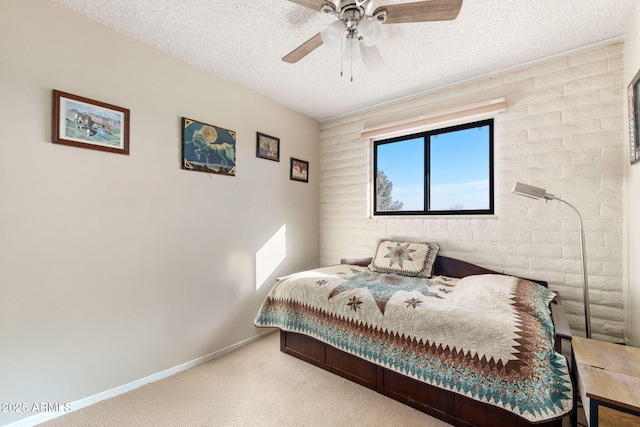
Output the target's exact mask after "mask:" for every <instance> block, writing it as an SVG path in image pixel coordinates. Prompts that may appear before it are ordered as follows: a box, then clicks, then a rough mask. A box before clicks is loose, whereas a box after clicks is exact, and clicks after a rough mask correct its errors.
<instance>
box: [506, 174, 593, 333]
mask: <svg viewBox="0 0 640 427" xmlns="http://www.w3.org/2000/svg"><path fill="white" fill-rule="evenodd" d="M511 192H512V193H514V194H518V195H520V196H525V197H529V198H532V199H544V200H545V201H546V200H557V201H559V202H561V203H564V204H565V205H567V206H569V207H570V208H571V209H573V210H574V211H575V213H576V214H578V220H579V222H580V250H581V252H580V253H581V260H582V292H583V303H584V323H585V331H586V336H587V338H591V314H590V311H589V284H588V279H587V261H586V258H587V257H586V251H585V244H584V228H583V226H582V215H580V212H578V209H576V208H575V206H573V205H572V204H571V203H569V202H567V201H566V200H562V199H560V198H559V197H556V196H554V195H553V194H550V193H547V190H545V189H544V188H540V187H534V186H532V185H527V184H522V183H520V182H516V183H515V184H514V186H513V188H512V189H511Z"/></svg>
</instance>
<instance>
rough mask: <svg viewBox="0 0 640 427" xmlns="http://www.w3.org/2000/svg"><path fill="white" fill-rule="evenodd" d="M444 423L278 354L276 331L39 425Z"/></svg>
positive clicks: (423, 425) (429, 425)
mask: <svg viewBox="0 0 640 427" xmlns="http://www.w3.org/2000/svg"><path fill="white" fill-rule="evenodd" d="M355 425H358V426H391V425H402V426H407V427H408V426H421V427H437V426H448V424H446V423H443V422H441V421H439V420H436V419H435V418H432V417H430V416H428V415H426V414H423V413H421V412H419V411H417V410H415V409H413V408H410V407H408V406H405V405H403V404H401V403H398V402H395V401H393V400H391V399H389V398H387V397H384V396H382V395H380V394H378V393H376V392H374V391H371V390H368V389H366V388H364V387H361V386H359V385H356V384H353V383H351V382H349V381H347V380H344V379H342V378H340V377H338V376H336V375H334V374H331V373H329V372H326V371H323V370H322V369H319V368H316V367H315V366H312V365H309V364H307V363H305V362H302V361H300V360H298V359H296V358H294V357H291V356H288V355H286V354H284V353H281V352H280V346H279V334H277V333H274V334H271V335H268V336H267V337H265V338H263V339H260V340H258V341H256V342H254V343H251V344H250V345H248V346H245V347H243V348H240V349H239V350H236V351H234V352H232V353H229V354H227V355H225V356H223V357H220V358H218V359H215V360H212V361H210V362H207V363H204V364H202V365H199V366H196V367H195V368H192V369H189V370H187V371H184V372H181V373H179V374H177V375H174V376H172V377H169V378H166V379H164V380H161V381H157V382H155V383H152V384H149V385H146V386H144V387H141V388H139V389H137V390H133V391H131V392H128V393H125V394H122V395H120V396H116V397H114V398H112V399H109V400H106V401H103V402H99V403H97V404H95V405H92V406H89V407H86V408H83V409H80V410H78V411H75V412H71V413H70V414H67V415H64V416H62V417H60V418H56V419H54V420H51V421H48V422H46V423H43V424H40V426H42V427H74V426H78V427H91V426H95V427H107V426H114V427H115V426H118V427H126V426H135V427H144V426H153V427H159V426H176V427H177V426H188V427H193V426H198V427H204V426H207V427H208V426H212V427H213V426H216V427H218V426H243V427H246V426H260V427H267V426H278V427H280V426H296V427H300V426H345V427H346V426H349V427H352V426H355Z"/></svg>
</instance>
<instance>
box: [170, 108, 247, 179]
mask: <svg viewBox="0 0 640 427" xmlns="http://www.w3.org/2000/svg"><path fill="white" fill-rule="evenodd" d="M182 169H185V170H191V171H196V172H207V173H215V174H220V175H227V176H235V175H236V132H234V131H232V130H229V129H224V128H221V127H218V126H214V125H210V124H207V123H203V122H199V121H197V120H193V119H188V118H186V117H183V118H182Z"/></svg>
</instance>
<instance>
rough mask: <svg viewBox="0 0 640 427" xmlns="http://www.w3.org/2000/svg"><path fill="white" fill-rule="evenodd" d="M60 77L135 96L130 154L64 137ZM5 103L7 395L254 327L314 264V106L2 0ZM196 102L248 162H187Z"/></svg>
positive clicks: (124, 369)
mask: <svg viewBox="0 0 640 427" xmlns="http://www.w3.org/2000/svg"><path fill="white" fill-rule="evenodd" d="M52 89H58V90H61V91H65V92H69V93H73V94H77V95H81V96H84V97H87V98H91V99H97V100H100V101H103V102H107V103H111V104H115V105H119V106H122V107H125V108H129V109H130V110H131V153H130V155H129V156H123V155H118V154H111V153H104V152H99V151H95V150H87V149H81V148H75V147H69V146H63V145H57V144H52V143H51V104H52V101H51V91H52ZM0 106H1V111H2V114H0V343H1V344H0V345H1V349H0V402H3V403H4V402H17V403H20V402H26V403H28V404H29V405H31V404H32V403H34V402H52V403H56V402H60V403H67V402H75V401H78V400H80V399H84V398H87V397H89V396H92V395H95V394H97V393H101V392H104V391H107V390H110V389H112V388H114V387H120V386H122V385H123V384H127V383H129V382H131V381H136V380H139V379H141V378H144V377H146V376H149V375H153V374H156V373H158V372H161V371H163V370H166V369H170V368H173V367H176V366H178V365H180V364H183V363H185V362H189V361H191V360H193V359H196V358H199V357H201V356H205V355H208V354H210V353H214V352H217V351H222V350H224V349H226V348H227V347H229V346H233V345H235V344H238V343H241V342H243V341H244V340H247V339H252V338H254V337H256V336H258V335H259V334H260V333H263V332H264V331H263V330H259V329H257V328H255V327H254V326H253V319H254V316H255V314H256V312H257V309H258V306H259V304H260V303H261V302H262V300H263V298H264V296H265V295H266V292H267V291H268V288H270V287H271V286H272V284H273V282H274V280H273V279H274V278H275V277H276V276H277V275H282V274H288V273H291V272H293V271H295V270H300V269H305V268H310V267H315V266H317V264H318V236H317V229H318V213H317V204H318V202H317V199H318V190H317V182H318V173H317V170H318V169H317V166H318V163H317V141H318V123H317V121H315V120H313V119H311V118H308V117H306V116H303V115H301V114H299V113H296V112H294V111H291V110H289V109H287V108H284V107H282V106H280V105H278V104H275V103H274V102H271V101H269V100H267V99H266V98H264V97H262V96H259V95H257V94H255V93H253V92H250V91H248V90H246V89H244V88H242V87H239V86H236V85H234V84H232V83H230V82H228V81H225V80H222V79H219V78H217V77H215V76H213V75H211V74H209V73H206V72H204V71H203V70H200V69H198V68H195V67H193V66H190V65H188V64H186V63H183V62H180V61H178V60H176V59H174V58H172V57H170V56H168V55H165V54H163V53H160V52H159V51H157V50H155V49H153V48H151V47H149V46H146V45H143V44H141V43H138V42H135V41H133V40H132V39H129V38H127V37H125V36H123V35H120V34H118V33H116V32H114V31H112V30H111V29H109V28H106V27H104V26H102V25H99V24H97V23H95V22H93V21H90V20H88V19H86V18H84V17H82V16H81V15H79V14H77V13H75V12H72V11H70V10H68V9H66V8H64V7H62V6H60V5H57V4H54V3H52V2H49V1H47V0H30V1H17V0H0ZM183 116H185V117H189V118H193V119H197V120H201V121H203V122H206V123H211V124H214V125H216V126H219V127H223V128H227V129H232V130H235V131H236V132H237V175H236V176H235V177H227V176H219V175H208V174H205V173H197V172H189V171H184V170H181V168H180V165H181V145H180V138H181V130H180V120H181V117H183ZM257 131H260V132H264V133H267V134H270V135H274V136H277V137H280V138H281V148H282V151H281V155H280V162H273V161H268V160H262V159H258V158H256V157H255V140H256V132H257ZM290 157H296V158H300V159H304V160H308V161H310V164H311V169H310V172H311V173H310V182H309V183H308V184H304V183H300V182H294V181H290V180H289V158H290ZM283 226H284V227H285V228H283ZM285 229H286V258H285V259H284V261H283V262H282V263H281V264H280V265H279V266H278V267H277V268H276V269H275V270H274V271H271V270H269V271H267V276H268V277H266V279H261V280H257V278H256V274H257V273H256V262H258V263H260V261H261V260H260V259H259V260H256V256H257V254H258V253H259V250H260V249H261V248H262V247H263V245H265V244H266V243H268V242H270V239H271V238H272V236H273V235H274V234H276V235H278V236H280V235H281V234H282V233H281V234H278V231H279V230H285ZM273 242H274V241H273V240H272V241H271V243H273ZM283 244H284V242H279V247H280V248H282V245H283ZM269 272H271V274H268V273H269ZM258 275H259V276H260V278H263V277H264V276H263V274H262V271H260V272H259V274H258ZM263 282H264V283H265V284H266V286H263V287H261V288H259V289H258V290H256V288H257V287H260V285H262V284H263ZM212 381H215V379H212ZM30 409H31V407H30V408H29V411H28V413H26V414H25V413H22V414H20V413H0V425H4V424H5V423H7V422H11V421H15V420H18V419H20V418H24V417H26V416H31V415H33V414H32V413H31V411H30Z"/></svg>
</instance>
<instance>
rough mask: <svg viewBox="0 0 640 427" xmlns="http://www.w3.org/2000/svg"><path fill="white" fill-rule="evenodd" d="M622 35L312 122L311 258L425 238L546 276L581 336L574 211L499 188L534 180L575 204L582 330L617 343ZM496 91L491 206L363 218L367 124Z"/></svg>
mask: <svg viewBox="0 0 640 427" xmlns="http://www.w3.org/2000/svg"><path fill="white" fill-rule="evenodd" d="M622 52H623V44H622V43H613V44H609V45H606V46H599V47H595V48H591V49H588V50H585V51H581V52H577V53H571V54H568V55H567V56H564V57H560V58H554V59H551V60H549V61H546V62H543V63H539V64H535V65H532V66H528V67H526V68H522V69H517V70H512V71H508V72H505V73H502V74H498V75H494V76H491V77H487V78H483V79H479V80H476V81H472V82H466V83H464V84H460V85H457V86H453V87H448V88H444V89H441V90H438V91H435V92H431V93H427V94H421V95H417V96H415V97H413V98H409V99H404V100H402V101H399V102H395V103H391V104H387V105H384V106H379V107H376V108H373V109H370V110H366V111H361V112H357V113H354V114H351V115H348V116H343V117H339V118H336V119H333V120H328V121H326V122H323V123H322V124H321V127H320V130H321V133H320V262H321V264H322V265H328V264H333V263H337V262H338V261H339V259H340V258H343V257H366V256H371V255H372V254H373V251H374V247H375V242H376V240H377V239H378V238H379V237H389V236H392V237H409V238H419V239H425V240H429V241H435V242H437V243H438V244H440V247H441V253H442V254H444V255H447V256H451V257H454V258H459V259H463V260H466V261H470V262H473V263H476V264H480V265H482V266H485V267H487V268H491V269H495V270H498V271H504V272H506V273H510V274H515V275H520V276H525V277H533V278H537V279H542V280H546V281H548V282H549V283H550V287H551V288H552V289H554V290H555V291H557V292H559V293H560V295H561V296H562V298H563V299H564V301H565V303H564V305H565V309H566V311H567V314H568V317H569V322H570V324H571V327H572V329H573V331H574V334H576V335H584V318H583V308H582V289H581V283H582V282H581V277H582V276H581V271H582V270H581V263H580V246H579V226H578V219H577V216H576V214H575V212H573V210H571V209H570V208H569V207H568V206H566V205H564V204H562V203H560V202H548V203H543V202H541V201H534V200H530V199H526V198H523V197H519V196H516V195H513V194H511V193H510V190H511V187H512V186H513V183H514V182H515V181H520V182H524V183H528V184H531V185H535V186H539V187H543V188H546V189H547V190H548V191H549V192H551V193H553V194H555V195H556V196H558V197H560V198H563V199H565V200H567V201H568V202H570V203H571V204H572V205H574V206H575V207H576V208H577V209H578V210H579V211H580V213H581V214H582V217H583V220H584V227H585V232H586V233H585V234H586V236H585V241H586V245H587V264H588V266H587V268H588V274H589V285H590V299H591V325H592V334H593V337H594V338H599V339H605V340H613V341H621V340H622V328H623V327H622V321H623V311H622V306H623V296H622V245H623V242H622V240H623V239H622V227H623V223H622V217H623V200H622V188H623V183H622V179H623V172H622V170H623V162H624V153H625V152H626V151H625V150H626V145H625V144H626V142H625V141H626V140H625V135H626V134H625V130H624V129H623V121H624V118H623V116H622V112H623V111H624V109H623V102H624V96H625V95H624V93H625V91H624V85H623V79H622V71H623V70H622V66H623V60H622ZM499 97H504V98H506V100H507V104H508V107H507V109H506V111H504V112H503V113H500V114H498V115H497V117H496V139H495V144H496V145H495V161H496V162H495V174H496V176H495V178H496V180H495V181H496V184H495V185H496V188H495V189H496V198H495V202H496V215H495V216H493V217H475V218H443V217H439V218H424V217H423V218H417V219H416V218H404V217H403V218H389V217H383V218H377V217H376V218H372V217H371V209H370V199H371V183H370V181H371V165H370V158H371V144H370V142H369V141H362V140H361V139H360V132H361V131H362V130H363V129H364V128H367V127H371V126H374V125H377V124H383V123H387V122H391V121H394V120H399V119H403V118H410V117H413V116H417V115H421V114H432V113H437V112H438V111H443V110H446V109H450V108H454V107H459V106H464V105H468V104H472V103H475V102H479V101H485V100H490V99H493V98H499Z"/></svg>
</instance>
